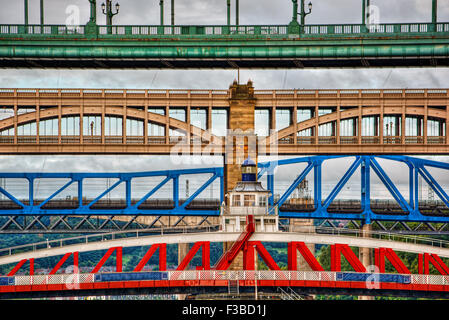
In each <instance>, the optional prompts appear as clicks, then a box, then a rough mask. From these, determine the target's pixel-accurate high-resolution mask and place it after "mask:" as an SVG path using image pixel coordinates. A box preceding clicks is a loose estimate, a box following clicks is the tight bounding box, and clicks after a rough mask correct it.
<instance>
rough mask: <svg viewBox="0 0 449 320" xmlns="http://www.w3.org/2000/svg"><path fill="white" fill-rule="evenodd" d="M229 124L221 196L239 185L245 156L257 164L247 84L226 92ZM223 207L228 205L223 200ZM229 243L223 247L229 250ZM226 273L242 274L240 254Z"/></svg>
mask: <svg viewBox="0 0 449 320" xmlns="http://www.w3.org/2000/svg"><path fill="white" fill-rule="evenodd" d="M229 90H230V98H229V120H228V129H229V130H228V134H227V136H226V152H225V163H224V168H225V174H224V175H225V192H226V193H227V192H228V191H231V190H232V189H233V188H234V187H235V186H236V184H237V182H238V181H241V164H242V162H243V161H244V160H245V159H246V158H247V157H248V156H249V157H251V159H252V160H253V161H255V162H256V163H257V141H256V136H255V135H254V113H255V106H256V99H255V98H254V87H253V84H252V82H251V81H248V83H247V84H244V85H243V84H239V83H237V81H234V83H233V84H232V86H231V87H230V88H229ZM226 204H227V205H230V203H229V199H227V198H226ZM233 244H234V243H233V242H228V243H224V244H223V250H224V252H226V251H227V250H229V249H230V248H231V247H232V245H233ZM229 270H243V253H242V252H240V253H239V254H238V255H237V257H236V258H235V260H234V262H233V263H232V264H231V266H230V267H229Z"/></svg>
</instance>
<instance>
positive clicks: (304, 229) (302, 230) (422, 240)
mask: <svg viewBox="0 0 449 320" xmlns="http://www.w3.org/2000/svg"><path fill="white" fill-rule="evenodd" d="M220 227H221V225H219V224H217V225H210V226H207V227H201V228H199V227H196V226H192V227H190V226H189V227H185V226H184V227H172V228H163V227H161V228H154V229H144V230H130V231H118V232H111V233H104V234H93V235H85V236H79V237H70V238H64V239H56V240H51V241H48V242H47V241H41V242H37V243H32V244H26V245H20V246H14V247H10V248H3V249H0V257H1V256H5V254H4V253H5V252H6V253H7V255H13V254H14V251H17V250H20V249H23V250H24V251H21V252H17V253H22V252H28V251H36V250H43V249H48V248H55V247H62V246H64V243H67V242H69V241H79V242H77V243H89V239H93V238H97V239H98V238H101V241H105V240H116V239H120V235H125V237H126V235H127V234H135V237H136V238H139V237H142V236H145V235H146V234H148V233H151V234H157V233H159V234H160V235H164V234H167V233H181V234H183V233H189V232H191V231H192V230H195V231H196V232H212V231H215V230H216V229H217V228H218V230H221V229H220ZM282 227H283V228H282V229H283V230H281V231H283V232H290V233H298V234H317V233H326V234H331V235H335V236H355V237H363V238H368V237H370V238H373V239H379V240H387V241H392V242H405V243H410V244H423V245H429V246H433V247H440V248H449V241H446V240H440V239H435V238H428V237H419V236H411V235H398V234H394V233H389V232H384V231H364V230H355V229H344V228H327V227H315V226H300V227H297V226H296V227H294V226H291V225H290V226H288V227H287V228H286V227H285V226H282ZM295 228H297V229H299V230H298V231H295V230H294V229H295ZM108 237H110V239H108ZM126 238H131V236H127V237H126ZM97 241H98V240H97ZM73 244H76V243H70V244H66V245H73ZM27 248H30V249H31V250H25V249H27Z"/></svg>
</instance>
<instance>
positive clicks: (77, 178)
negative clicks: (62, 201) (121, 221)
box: [0, 167, 224, 216]
mask: <svg viewBox="0 0 449 320" xmlns="http://www.w3.org/2000/svg"><path fill="white" fill-rule="evenodd" d="M223 172H224V170H223V168H220V167H218V168H198V169H184V170H163V171H148V172H127V173H72V172H69V173H63V172H62V173H43V172H42V173H28V172H19V173H12V172H5V173H0V178H6V179H26V180H27V181H28V187H29V196H28V199H27V200H28V202H29V205H25V204H24V203H23V202H22V201H20V200H19V199H17V198H16V197H14V196H13V195H12V194H10V193H9V192H8V191H7V190H4V189H3V188H1V187H0V192H1V193H2V194H4V195H5V196H6V197H8V198H9V199H10V200H11V201H13V202H14V203H15V204H16V205H18V206H20V207H22V208H21V209H7V210H0V215H9V216H10V215H76V216H79V215H117V216H120V215H157V216H160V215H176V216H192V215H194V216H217V215H219V210H195V209H188V208H187V206H188V205H189V204H190V203H191V202H192V201H193V200H195V199H196V198H197V197H198V196H199V194H200V193H201V192H202V191H204V190H205V189H206V188H207V187H209V186H210V185H211V184H212V183H213V182H214V181H216V180H219V182H220V203H222V202H223V200H224V180H223ZM199 174H210V175H211V177H210V178H209V179H208V180H207V181H206V182H205V183H204V184H202V185H201V186H200V187H199V188H198V189H197V190H196V191H195V192H194V194H192V196H190V197H189V198H188V199H187V200H186V201H184V203H183V204H182V205H180V203H179V178H180V176H184V175H199ZM145 177H162V181H161V182H160V183H159V184H158V185H156V186H155V187H153V188H151V190H149V191H148V192H147V193H146V194H145V196H143V197H142V198H140V200H139V201H138V202H137V203H136V204H134V205H132V204H131V200H132V199H131V196H132V193H131V183H132V179H135V178H145ZM106 178H109V179H118V180H117V181H116V182H115V183H114V184H113V185H112V186H110V187H108V188H107V189H106V190H104V191H102V192H101V193H100V195H99V196H97V197H96V198H95V199H93V200H91V201H90V202H89V203H88V204H83V200H82V199H83V197H84V193H83V192H84V190H83V181H84V180H86V179H106ZM36 179H69V181H68V182H67V183H65V184H64V185H63V186H62V187H60V188H59V189H57V190H56V191H55V192H53V193H52V194H51V195H50V196H49V197H47V198H46V199H44V200H43V201H42V202H41V203H40V204H39V205H35V204H34V199H33V198H34V196H33V195H34V181H35V180H36ZM170 180H172V181H173V199H174V208H173V209H140V208H139V206H140V205H141V204H142V203H144V202H145V201H146V200H148V199H149V198H150V197H151V196H153V195H154V194H155V193H156V192H157V191H158V190H159V189H160V188H162V187H163V186H164V185H165V184H167V182H169V181H170ZM74 183H77V184H78V188H77V197H78V207H77V208H75V209H44V206H45V205H46V204H48V203H49V202H50V201H51V200H52V199H54V198H55V197H56V196H57V195H58V194H60V193H61V192H62V191H64V190H65V189H67V188H68V187H69V186H71V185H72V184H74ZM122 183H125V185H126V188H125V190H126V195H125V204H126V207H125V208H123V209H107V210H106V209H92V206H93V205H94V204H96V203H97V202H98V201H100V200H101V199H104V197H105V196H106V195H107V194H108V193H109V192H111V191H112V190H114V189H115V188H117V187H118V186H119V185H120V184H122Z"/></svg>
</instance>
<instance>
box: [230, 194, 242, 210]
mask: <svg viewBox="0 0 449 320" xmlns="http://www.w3.org/2000/svg"><path fill="white" fill-rule="evenodd" d="M232 206H233V207H240V206H241V204H240V195H239V194H236V195H234V196H233V197H232Z"/></svg>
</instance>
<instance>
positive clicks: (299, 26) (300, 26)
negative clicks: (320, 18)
mask: <svg viewBox="0 0 449 320" xmlns="http://www.w3.org/2000/svg"><path fill="white" fill-rule="evenodd" d="M300 1H301V2H300V6H301V8H300V9H301V11H300V12H298V0H292V3H293V17H292V22H290V25H289V28H290V33H296V32H303V31H304V25H305V21H306V16H307V15H309V14H311V13H312V2H309V4H308V5H307V7H308V9H309V11H308V12H306V10H305V0H300ZM298 14H299V15H300V17H301V22H300V23H298Z"/></svg>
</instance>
